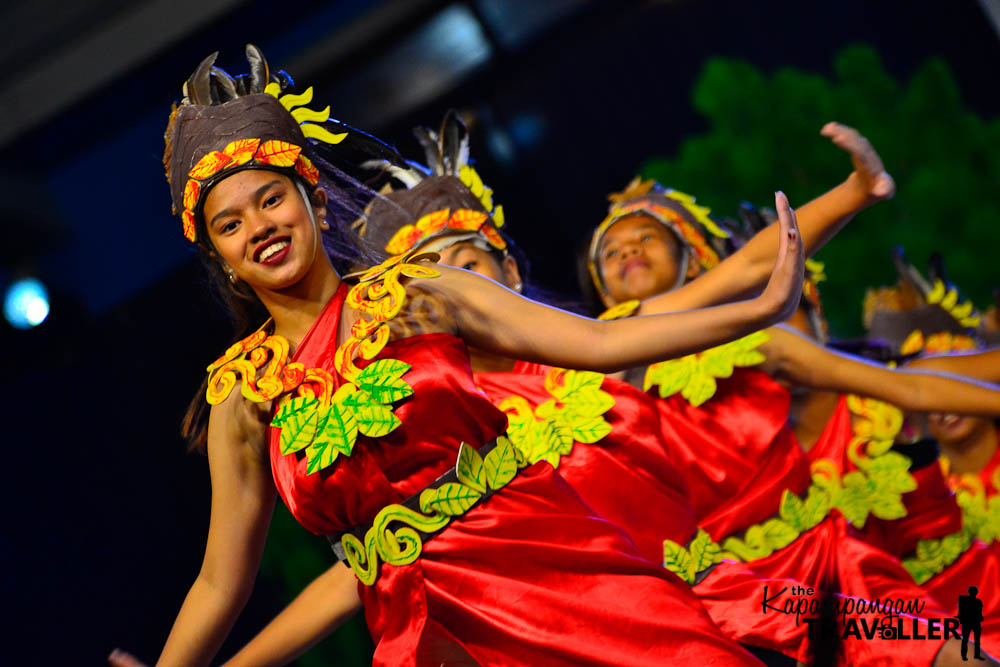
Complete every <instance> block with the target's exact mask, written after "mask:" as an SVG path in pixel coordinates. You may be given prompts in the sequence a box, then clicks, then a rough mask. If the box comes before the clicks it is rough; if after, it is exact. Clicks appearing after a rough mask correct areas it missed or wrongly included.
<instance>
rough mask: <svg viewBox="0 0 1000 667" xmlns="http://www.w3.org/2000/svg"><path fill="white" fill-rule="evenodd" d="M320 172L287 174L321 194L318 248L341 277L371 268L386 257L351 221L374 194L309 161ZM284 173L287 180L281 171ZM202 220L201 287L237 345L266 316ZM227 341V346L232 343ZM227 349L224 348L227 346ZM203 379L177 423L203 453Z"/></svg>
mask: <svg viewBox="0 0 1000 667" xmlns="http://www.w3.org/2000/svg"><path fill="white" fill-rule="evenodd" d="M311 159H312V160H313V162H314V163H315V164H316V165H317V167H318V168H319V172H320V179H319V183H318V185H317V186H316V187H315V188H313V186H311V185H309V184H307V183H305V181H303V180H300V179H298V177H297V176H291V177H289V178H291V179H292V180H293V183H294V182H295V181H296V180H298V182H301V183H302V184H304V185H305V186H306V192H310V191H312V192H315V191H316V190H323V191H324V192H325V193H326V197H327V200H326V222H327V224H329V226H330V229H328V230H325V231H323V232H322V237H321V238H322V241H323V249H324V250H325V251H326V254H327V256H329V257H330V260H331V261H332V262H333V266H334V269H335V270H336V271H337V272H338V273H339V274H340V275H343V274H345V273H348V272H350V271H352V270H354V269H355V268H356V267H358V266H371V265H373V264H377V263H379V262H380V261H382V260H383V259H384V258H385V255H384V253H381V252H379V251H378V250H377V249H376V248H374V247H372V246H371V244H370V243H368V242H367V241H365V240H364V239H362V238H361V237H359V236H358V235H357V233H355V232H354V230H353V229H352V225H353V223H354V222H355V221H356V220H357V219H358V218H360V217H361V216H362V215H363V212H364V206H365V204H367V203H368V202H369V201H371V199H372V197H373V196H374V195H375V193H374V192H373V191H372V190H371V189H369V188H368V187H366V186H365V185H363V184H362V183H360V182H359V181H357V180H355V179H354V178H352V177H351V176H349V175H348V174H346V173H344V172H343V171H341V170H340V169H338V168H337V167H335V166H333V165H332V164H330V163H329V162H327V161H326V160H323V159H322V158H320V157H318V156H315V155H313V156H312V157H311ZM279 173H283V174H284V175H286V176H287V174H286V173H285V172H279ZM202 217H203V216H201V215H200V214H199V215H198V218H199V220H198V222H197V224H198V225H199V229H198V242H197V244H196V245H197V247H198V250H199V252H198V258H199V260H201V264H202V266H203V267H204V268H205V282H204V285H205V287H206V289H207V291H208V292H209V293H210V294H211V295H212V297H213V300H214V301H215V302H216V303H218V304H219V305H220V306H221V307H222V309H223V310H224V311H225V312H226V315H227V316H228V318H229V321H230V323H231V325H232V327H233V340H232V342H236V341H240V340H242V339H244V338H246V337H247V336H248V335H250V334H251V333H253V332H254V331H255V330H256V329H258V328H259V327H260V326H261V325H262V324H264V322H266V321H267V319H268V317H270V314H269V313H268V312H267V309H266V308H265V307H264V304H263V303H261V301H260V299H259V298H258V297H257V295H256V293H254V291H253V290H252V289H251V288H250V287H249V286H248V285H247V284H246V283H244V282H242V281H239V282H236V283H233V282H231V281H230V280H229V277H228V275H227V274H226V272H225V270H224V269H223V268H222V265H221V264H220V263H219V260H218V257H217V255H216V253H215V249H214V248H213V247H212V245H211V243H210V242H209V241H208V233H207V230H206V229H205V225H204V221H203V220H201V218H202ZM232 342H231V343H230V344H232ZM227 347H228V346H227ZM207 389H208V376H207V375H206V376H205V377H204V378H203V379H202V382H201V386H200V387H199V388H198V391H197V392H196V393H195V395H194V396H193V397H192V399H191V401H190V403H189V404H188V408H187V410H186V411H185V413H184V418H183V420H182V422H181V436H182V437H183V438H184V439H185V440H186V441H187V443H188V449H189V450H190V451H198V452H201V453H205V451H206V447H207V435H208V433H207V431H208V414H209V407H208V403H207V402H206V401H205V392H206V390H207Z"/></svg>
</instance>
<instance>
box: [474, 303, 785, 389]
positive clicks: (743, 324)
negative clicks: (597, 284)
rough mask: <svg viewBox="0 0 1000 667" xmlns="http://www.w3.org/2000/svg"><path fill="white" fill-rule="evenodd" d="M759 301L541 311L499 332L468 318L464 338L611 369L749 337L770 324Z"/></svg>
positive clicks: (539, 358) (567, 364)
mask: <svg viewBox="0 0 1000 667" xmlns="http://www.w3.org/2000/svg"><path fill="white" fill-rule="evenodd" d="M766 311H767V309H766V308H763V307H762V306H761V304H760V303H759V301H758V300H753V301H739V302H736V303H731V304H724V305H722V306H716V307H714V308H705V309H701V310H690V311H685V312H682V313H666V314H660V315H648V316H640V317H631V318H627V319H622V320H615V321H611V322H599V321H596V320H588V319H586V318H575V319H577V320H578V321H577V322H573V323H569V322H566V321H565V320H563V321H556V320H553V321H551V322H550V321H549V320H548V313H546V312H544V311H540V312H538V313H537V315H535V316H534V317H532V316H531V315H527V314H526V315H527V316H528V317H530V318H531V320H532V327H531V328H530V329H529V328H520V327H519V328H516V329H512V330H508V331H507V332H506V334H507V335H504V334H503V333H501V334H499V335H498V334H497V333H495V332H494V330H490V329H486V328H484V327H483V326H482V322H483V320H482V319H481V318H476V317H469V318H467V319H465V322H464V324H463V326H464V327H465V328H464V329H463V336H465V337H467V339H471V341H470V342H472V344H474V345H476V346H477V347H482V348H483V349H490V350H491V351H493V352H495V353H497V354H502V355H505V356H511V357H516V358H519V359H524V360H525V361H535V362H538V363H544V364H548V365H552V366H559V367H562V368H578V369H583V370H593V371H597V372H601V373H611V372H615V371H619V370H624V369H627V368H632V367H634V366H639V365H642V364H649V363H653V362H657V361H663V360H665V359H673V358H676V357H681V356H684V355H687V354H693V353H695V352H700V351H702V350H705V349H708V348H710V347H715V346H717V345H721V344H722V343H726V342H729V341H731V340H735V339H737V338H740V337H742V336H745V335H747V334H749V333H751V332H753V331H756V330H757V329H759V328H761V326H765V325H766V324H767V323H768V322H767V312H766ZM563 315H565V314H563Z"/></svg>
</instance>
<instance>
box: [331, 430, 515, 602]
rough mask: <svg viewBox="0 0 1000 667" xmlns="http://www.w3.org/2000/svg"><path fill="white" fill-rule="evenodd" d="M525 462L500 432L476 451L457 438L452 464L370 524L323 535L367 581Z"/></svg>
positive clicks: (406, 559) (401, 561)
mask: <svg viewBox="0 0 1000 667" xmlns="http://www.w3.org/2000/svg"><path fill="white" fill-rule="evenodd" d="M525 465H527V462H526V461H525V460H524V458H523V457H522V456H521V455H520V454H519V453H518V451H517V449H516V448H515V447H514V445H513V443H511V441H510V440H509V439H508V438H507V437H506V436H503V435H501V436H497V437H496V438H494V439H493V440H491V441H489V442H487V443H486V444H485V445H483V446H482V447H480V448H479V449H478V450H476V449H473V448H472V447H470V446H469V445H467V444H465V443H464V442H463V443H462V445H461V447H459V450H458V460H457V462H456V463H455V465H454V466H453V467H452V468H451V469H449V470H448V471H447V472H446V473H444V474H443V475H441V476H440V477H438V478H437V479H435V480H434V481H433V482H431V483H430V484H428V485H427V486H426V487H425V488H423V489H421V490H420V492H419V493H415V494H413V495H412V496H410V497H409V498H407V499H406V500H404V501H402V502H400V503H393V504H391V505H387V506H386V507H383V508H382V509H381V510H379V512H378V513H377V514H376V515H375V518H374V519H373V520H372V522H371V523H369V524H365V525H359V526H352V527H351V528H348V529H347V530H345V531H343V532H340V533H337V534H335V535H328V536H327V539H329V540H330V544H331V546H332V547H333V552H334V553H335V554H336V555H337V558H339V559H340V560H341V561H345V562H346V563H347V564H348V565H350V567H351V569H353V570H354V572H355V573H356V574H357V575H358V579H360V580H361V582H362V583H363V584H365V585H367V586H371V585H372V584H373V583H375V579H376V578H377V577H378V563H379V560H382V561H385V562H386V563H389V564H390V565H407V564H409V563H412V562H414V561H415V560H416V559H417V558H418V557H419V556H420V552H421V550H422V548H423V543H424V542H425V541H427V540H429V539H431V538H432V537H434V536H435V535H436V534H438V533H440V532H441V531H442V530H444V528H445V527H446V526H447V525H448V524H449V523H450V522H451V520H452V519H453V518H454V517H457V516H461V515H462V514H465V513H466V512H468V511H469V510H471V509H472V508H473V507H475V506H476V505H478V504H480V503H481V502H483V501H485V500H486V499H487V498H489V497H490V496H492V495H493V494H494V493H495V492H496V491H498V490H499V489H501V488H503V487H504V486H506V485H507V483H509V482H510V480H512V479H514V477H515V476H516V475H517V472H518V470H519V469H520V468H522V467H524V466H525Z"/></svg>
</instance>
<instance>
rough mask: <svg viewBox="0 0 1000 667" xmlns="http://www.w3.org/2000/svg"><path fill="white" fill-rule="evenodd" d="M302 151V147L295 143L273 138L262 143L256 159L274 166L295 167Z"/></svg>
mask: <svg viewBox="0 0 1000 667" xmlns="http://www.w3.org/2000/svg"><path fill="white" fill-rule="evenodd" d="M301 152H302V148H301V147H299V146H296V145H295V144H290V143H288V142H287V141H279V140H278V139H271V140H269V141H265V142H264V143H262V144H261V145H260V148H259V149H258V150H257V155H256V157H255V159H256V160H257V162H260V163H261V164H269V165H271V166H272V167H293V166H295V162H296V161H297V160H298V158H299V154H300V153H301Z"/></svg>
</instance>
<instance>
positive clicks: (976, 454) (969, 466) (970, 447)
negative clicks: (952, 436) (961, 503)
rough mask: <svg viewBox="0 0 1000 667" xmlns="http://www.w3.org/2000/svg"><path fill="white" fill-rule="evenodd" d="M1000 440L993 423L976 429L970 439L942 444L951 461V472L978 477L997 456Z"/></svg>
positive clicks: (942, 448)
mask: <svg viewBox="0 0 1000 667" xmlns="http://www.w3.org/2000/svg"><path fill="white" fill-rule="evenodd" d="M998 443H1000V439H998V437H997V430H996V427H995V426H994V425H993V422H988V423H986V424H984V425H983V428H979V429H976V430H975V431H973V432H972V433H971V434H969V437H967V438H965V439H963V440H959V441H957V442H952V443H949V444H945V443H943V442H942V443H941V450H942V452H943V453H944V454H945V455H946V456H947V457H948V459H949V460H950V461H951V472H952V474H955V475H966V474H970V475H976V474H978V473H979V472H980V471H981V470H983V468H985V467H986V466H987V465H989V462H990V461H992V460H993V457H994V456H996V453H997V446H998Z"/></svg>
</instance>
